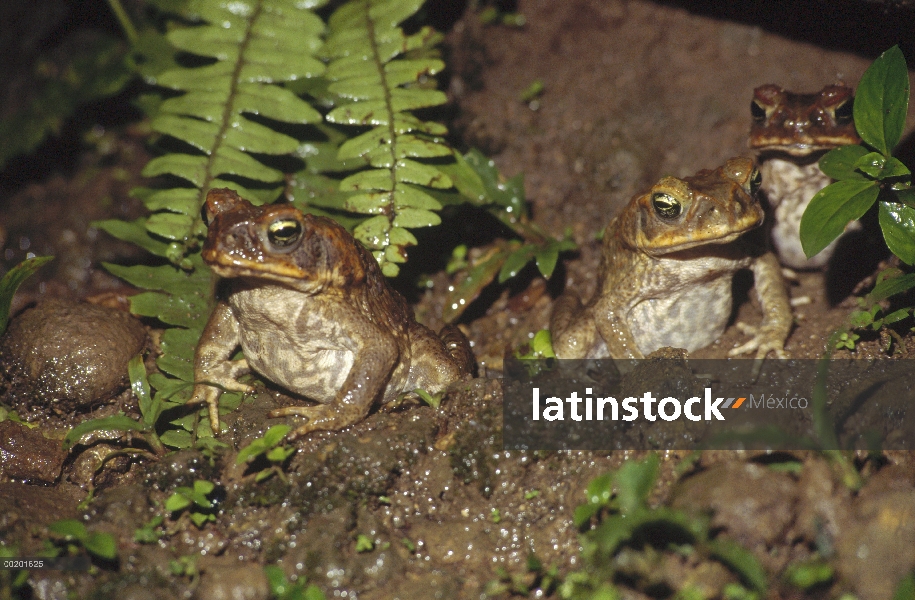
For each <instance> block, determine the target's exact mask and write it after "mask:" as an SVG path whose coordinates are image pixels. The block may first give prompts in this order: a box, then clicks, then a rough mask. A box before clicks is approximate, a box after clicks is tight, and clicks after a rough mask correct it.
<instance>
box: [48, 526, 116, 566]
mask: <svg viewBox="0 0 915 600" xmlns="http://www.w3.org/2000/svg"><path fill="white" fill-rule="evenodd" d="M48 531H49V532H50V533H51V534H52V535H53V536H55V537H56V538H57V539H58V540H59V541H60V542H62V543H63V544H64V546H63V548H65V549H66V552H67V554H70V555H72V554H76V553H77V552H78V551H79V548H83V549H85V550H86V552H88V553H89V554H91V555H93V556H97V557H98V558H102V559H105V560H115V559H116V558H117V555H118V547H117V544H116V543H115V541H114V536H112V535H111V534H110V533H89V530H88V529H86V526H85V525H83V524H82V523H81V522H79V521H77V520H76V519H61V520H60V521H55V522H54V523H51V524H50V525H48Z"/></svg>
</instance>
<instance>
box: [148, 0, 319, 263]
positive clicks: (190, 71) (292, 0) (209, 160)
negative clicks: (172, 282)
mask: <svg viewBox="0 0 915 600" xmlns="http://www.w3.org/2000/svg"><path fill="white" fill-rule="evenodd" d="M320 4H323V2H320V1H313V2H301V1H297V0H258V1H251V2H230V3H223V2H210V1H207V0H193V1H191V2H190V3H189V5H188V11H189V14H190V15H191V16H192V17H193V18H194V19H195V20H197V21H199V22H200V25H197V26H193V27H185V28H178V29H175V30H173V31H171V32H170V33H169V34H168V40H169V41H170V42H171V43H172V44H173V45H174V46H175V47H176V48H177V49H179V50H181V51H183V52H187V53H189V54H193V55H196V56H198V57H203V58H207V59H211V60H213V61H214V62H212V63H211V64H207V65H205V66H201V67H187V68H178V69H173V70H170V71H166V72H165V73H163V74H161V75H160V76H159V77H158V79H157V81H156V83H157V84H158V85H160V86H162V87H166V88H171V89H173V90H175V91H178V92H182V94H181V95H178V96H175V97H173V98H169V99H167V100H165V101H163V102H162V103H161V104H160V105H159V107H158V110H157V113H156V116H155V117H154V118H153V120H152V122H151V126H152V128H153V129H154V130H156V131H158V132H160V133H164V134H167V135H170V136H172V137H174V138H177V139H179V140H182V141H183V142H185V143H187V144H188V145H189V146H191V147H192V148H194V149H195V150H197V152H196V153H186V154H178V153H173V154H166V155H163V156H160V157H158V158H155V159H153V160H152V161H150V162H149V164H148V165H147V166H146V168H145V170H144V171H143V174H144V175H146V176H147V177H155V176H158V175H174V176H176V177H179V178H181V179H184V180H185V181H187V182H188V183H189V184H190V185H191V186H193V187H192V188H174V189H168V190H162V191H159V192H156V193H147V194H144V196H145V197H144V198H143V200H144V201H145V202H146V205H147V207H148V208H149V209H150V210H152V211H155V212H154V214H153V215H152V216H151V217H149V219H148V220H147V221H146V224H145V225H146V228H147V230H148V231H149V232H150V233H151V234H154V235H156V236H161V237H164V238H166V239H169V240H173V241H174V242H176V243H177V242H182V243H183V245H184V248H185V249H186V248H187V247H188V246H189V245H192V240H193V238H195V237H196V236H197V235H201V234H202V233H203V227H202V224H201V222H200V207H201V206H202V204H203V201H204V199H205V197H206V192H207V191H208V190H209V189H210V188H212V187H231V188H234V189H236V190H237V191H238V192H239V193H242V194H245V195H246V197H249V198H257V197H258V196H260V197H261V199H262V200H266V199H267V198H268V197H275V196H276V192H277V190H278V188H279V186H280V185H281V182H282V177H283V174H282V173H281V172H280V171H278V170H277V169H274V168H272V167H269V166H267V165H265V164H263V163H262V162H260V161H259V160H257V159H256V158H255V157H254V156H252V154H251V153H254V154H266V155H281V154H290V153H292V152H293V151H295V150H296V148H297V146H298V141H297V140H295V139H294V138H292V137H290V136H288V135H285V134H283V133H280V132H278V131H275V130H274V129H271V128H270V127H268V126H266V125H263V124H262V123H260V122H258V121H255V120H252V119H251V118H250V115H257V116H258V117H262V118H266V119H271V120H274V121H280V122H286V123H313V122H319V121H320V120H321V115H320V113H318V112H317V111H316V110H315V109H313V108H312V107H311V106H310V105H309V104H308V103H307V102H305V101H304V100H302V99H300V98H299V97H297V96H296V95H295V94H293V93H292V92H291V91H289V90H287V89H284V88H283V87H280V86H279V85H275V84H278V83H282V82H285V81H291V80H295V79H298V78H303V77H314V76H317V75H320V74H321V73H323V72H324V64H323V63H322V62H321V61H320V60H318V59H317V58H315V56H314V55H315V52H316V50H317V49H318V48H319V47H320V46H321V42H322V35H323V32H324V28H325V26H324V23H323V22H322V21H321V19H320V18H318V17H317V16H316V15H315V14H314V13H312V12H310V11H309V10H303V5H307V6H305V7H304V8H313V7H315V6H319V5H320ZM236 178H242V179H247V180H252V181H254V182H259V185H260V187H266V188H270V187H271V185H272V186H273V188H272V189H271V190H270V191H268V192H266V193H261V194H256V193H255V194H252V193H251V190H245V189H243V188H242V187H241V186H240V185H239V184H238V182H237V180H236ZM264 184H266V185H264ZM174 253H175V252H174V250H173V252H172V254H174ZM169 258H174V257H173V256H171V255H170V256H169Z"/></svg>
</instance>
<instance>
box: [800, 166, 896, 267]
mask: <svg viewBox="0 0 915 600" xmlns="http://www.w3.org/2000/svg"><path fill="white" fill-rule="evenodd" d="M879 192H880V188H878V187H877V184H876V182H873V181H857V180H846V181H837V182H836V183H833V184H831V185H828V186H826V187H825V188H823V189H822V190H820V191H819V192H817V193H816V195H815V196H814V197H813V198H812V199H811V200H810V204H809V205H807V209H806V210H805V211H804V215H803V216H802V217H801V231H800V236H801V246H802V247H803V248H804V253H805V254H806V255H807V256H808V257H811V256H813V255H815V254H817V253H818V252H819V251H820V250H822V249H823V248H825V247H826V246H828V245H829V244H830V243H831V242H832V241H833V240H834V239H836V238H837V237H839V236H840V235H841V234H842V232H843V231H845V227H846V226H847V225H848V224H849V223H850V222H852V221H854V220H856V219H859V218H861V216H862V215H863V214H864V213H865V212H867V209H869V208H870V207H871V206H872V205H873V204H874V202H875V201H876V200H877V194H878V193H879Z"/></svg>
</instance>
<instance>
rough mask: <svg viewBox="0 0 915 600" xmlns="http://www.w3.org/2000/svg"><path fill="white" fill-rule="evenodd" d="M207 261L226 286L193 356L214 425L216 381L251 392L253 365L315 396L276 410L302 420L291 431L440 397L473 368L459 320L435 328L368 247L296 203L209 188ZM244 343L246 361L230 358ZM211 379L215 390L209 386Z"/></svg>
mask: <svg viewBox="0 0 915 600" xmlns="http://www.w3.org/2000/svg"><path fill="white" fill-rule="evenodd" d="M205 210H206V213H207V217H208V222H209V230H208V233H207V240H206V243H205V244H204V246H203V259H204V261H206V263H207V264H208V265H209V266H210V267H211V268H212V269H213V271H215V272H216V273H217V274H218V275H220V276H221V277H226V278H231V291H230V292H229V294H228V297H227V298H226V300H224V301H221V302H219V303H218V304H217V306H216V309H215V310H214V312H213V315H212V316H211V317H210V320H209V322H208V323H207V326H206V328H205V329H204V331H203V337H202V338H201V340H200V344H199V345H198V347H197V351H196V353H195V356H194V379H195V381H196V382H197V383H196V385H195V386H194V395H193V398H192V400H191V401H192V402H198V403H206V404H207V405H208V407H209V412H210V422H211V425H212V427H213V431H216V432H218V431H219V420H218V411H217V401H218V399H219V396H220V394H221V391H220V388H224V389H226V390H232V391H242V392H246V391H251V389H252V388H251V387H250V386H248V385H245V384H242V383H239V382H238V381H236V377H237V376H239V375H241V374H243V373H247V372H248V371H249V370H252V369H253V370H254V371H256V372H257V373H260V374H261V375H263V376H264V377H266V378H267V379H269V380H270V381H273V382H274V383H277V384H279V385H280V386H282V387H284V388H285V389H287V390H289V391H291V392H294V393H296V394H299V395H301V396H304V397H306V398H308V399H310V400H314V401H316V402H318V403H319V404H318V405H317V406H308V407H302V406H294V407H287V408H282V409H279V410H275V411H272V413H271V416H274V417H276V416H290V415H297V416H304V417H308V421H307V422H306V423H305V424H303V425H302V426H300V427H299V428H298V429H297V430H296V431H295V435H302V434H305V433H308V432H310V431H315V430H320V429H342V428H343V427H346V426H348V425H352V424H353V423H356V422H358V421H360V420H361V419H363V418H364V417H365V416H366V414H368V412H369V409H370V408H371V406H372V404H373V403H375V402H376V401H377V402H381V403H386V402H390V401H391V400H394V399H395V398H396V397H397V396H398V395H399V394H401V393H403V392H411V391H413V390H416V389H423V390H426V391H427V392H429V393H437V392H439V391H441V390H443V389H444V388H445V387H446V386H448V385H449V384H450V383H452V382H454V381H456V380H458V379H461V378H463V377H465V376H467V375H469V374H470V372H471V370H472V369H473V354H472V353H471V350H470V344H469V343H468V342H467V338H465V337H464V335H463V334H462V333H461V332H460V330H458V329H457V328H456V327H454V326H447V327H445V328H444V329H442V331H441V333H440V334H439V335H435V333H433V332H432V331H431V330H430V329H428V328H427V327H425V326H423V325H420V324H419V323H417V322H416V320H415V319H414V317H413V314H412V312H411V310H410V308H409V307H408V306H407V303H406V301H405V300H404V299H403V297H402V296H401V295H400V294H398V293H397V292H395V291H394V290H392V289H391V288H390V287H388V284H387V281H386V280H385V278H384V276H383V275H382V274H381V271H380V269H379V267H378V264H377V262H376V261H375V259H374V258H372V255H371V254H369V252H368V251H367V250H366V249H365V248H364V247H363V246H362V245H361V244H360V243H359V242H357V241H356V240H355V239H353V237H352V236H351V235H350V234H349V232H347V231H346V230H345V229H344V228H343V227H341V226H340V225H338V224H337V223H335V222H334V221H332V220H330V219H327V218H325V217H316V216H313V215H306V214H303V213H302V212H301V211H299V210H297V209H296V208H294V207H293V206H290V205H288V204H287V205H284V204H274V205H265V206H252V205H251V203H249V202H248V201H246V200H244V199H242V198H241V197H239V196H238V194H236V193H235V192H233V191H232V190H229V189H217V190H211V191H210V192H209V194H207V201H206V204H205ZM239 346H240V347H241V349H242V350H243V351H244V354H245V359H243V360H237V361H233V360H230V357H231V356H232V354H233V353H234V352H235V350H236V348H238V347H239ZM214 386H218V387H214Z"/></svg>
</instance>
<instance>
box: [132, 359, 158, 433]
mask: <svg viewBox="0 0 915 600" xmlns="http://www.w3.org/2000/svg"><path fill="white" fill-rule="evenodd" d="M127 376H128V377H129V378H130V387H131V389H132V390H133V395H134V396H136V397H137V399H138V400H139V403H140V414H142V415H143V422H144V423H145V424H146V426H147V427H150V428H151V427H154V426H155V424H156V421H157V420H158V419H159V414H160V413H161V412H162V403H161V402H153V399H152V395H151V394H150V391H149V381H147V379H146V366H145V365H144V364H143V355H142V354H138V355H136V356H134V357H133V358H131V359H130V362H129V363H127Z"/></svg>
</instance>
